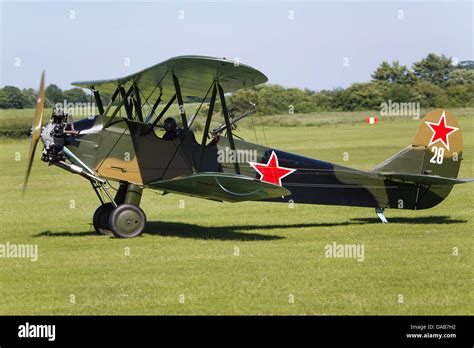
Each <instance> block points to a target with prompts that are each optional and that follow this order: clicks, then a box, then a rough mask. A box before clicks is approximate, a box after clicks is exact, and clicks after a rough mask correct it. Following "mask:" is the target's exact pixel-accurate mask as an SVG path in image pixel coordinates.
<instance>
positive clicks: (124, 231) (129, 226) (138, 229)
mask: <svg viewBox="0 0 474 348" xmlns="http://www.w3.org/2000/svg"><path fill="white" fill-rule="evenodd" d="M145 225H146V216H145V213H144V212H143V210H141V209H140V208H139V207H137V206H134V205H131V204H127V203H125V204H121V205H119V206H118V207H117V208H115V209H114V210H113V211H112V213H111V214H110V217H109V226H110V230H111V231H112V233H113V234H114V236H116V237H118V238H132V237H137V236H139V235H141V234H142V233H143V231H144V230H145Z"/></svg>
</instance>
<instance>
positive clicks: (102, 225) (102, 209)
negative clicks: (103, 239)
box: [92, 203, 115, 235]
mask: <svg viewBox="0 0 474 348" xmlns="http://www.w3.org/2000/svg"><path fill="white" fill-rule="evenodd" d="M114 208H115V207H114V205H113V204H112V203H105V204H102V205H101V206H99V207H98V208H97V209H96V211H95V213H94V217H93V218H92V224H93V225H94V229H95V231H96V232H97V233H98V234H100V235H110V234H112V231H111V230H110V227H109V217H110V213H112V210H114Z"/></svg>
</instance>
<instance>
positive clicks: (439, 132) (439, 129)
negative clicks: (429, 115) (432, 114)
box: [425, 111, 459, 151]
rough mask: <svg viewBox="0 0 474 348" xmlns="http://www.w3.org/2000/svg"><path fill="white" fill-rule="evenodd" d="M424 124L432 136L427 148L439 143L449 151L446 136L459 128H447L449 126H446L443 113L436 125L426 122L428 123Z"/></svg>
mask: <svg viewBox="0 0 474 348" xmlns="http://www.w3.org/2000/svg"><path fill="white" fill-rule="evenodd" d="M425 123H426V124H427V125H428V126H429V127H430V128H431V130H432V131H433V136H432V137H431V140H430V143H429V144H428V146H431V145H432V144H434V143H436V142H437V141H441V142H442V143H443V144H444V146H446V148H447V149H448V151H449V138H448V136H449V135H450V134H451V133H454V132H455V131H457V130H458V129H459V128H456V127H449V126H447V125H446V114H445V112H444V111H443V114H442V115H441V118H440V119H439V122H438V123H437V124H436V123H433V122H428V121H425Z"/></svg>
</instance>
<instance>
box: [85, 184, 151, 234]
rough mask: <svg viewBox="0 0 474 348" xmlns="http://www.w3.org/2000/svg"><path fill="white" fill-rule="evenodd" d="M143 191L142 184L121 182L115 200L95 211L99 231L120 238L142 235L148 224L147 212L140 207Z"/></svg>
mask: <svg viewBox="0 0 474 348" xmlns="http://www.w3.org/2000/svg"><path fill="white" fill-rule="evenodd" d="M142 191H143V189H142V188H141V187H140V186H137V185H134V184H130V183H128V182H121V183H120V186H119V189H118V191H117V194H116V195H115V199H114V200H113V202H109V203H103V204H102V205H101V206H100V207H99V208H97V210H96V211H95V213H94V218H93V223H94V228H95V230H96V231H97V233H99V234H110V233H112V234H113V235H114V236H115V237H118V238H132V237H137V236H139V235H141V234H142V233H143V231H144V230H145V225H146V216H145V213H144V212H143V210H142V209H140V207H139V205H140V201H141V197H142ZM114 203H115V204H114Z"/></svg>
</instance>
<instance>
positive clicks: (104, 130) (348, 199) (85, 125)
mask: <svg viewBox="0 0 474 348" xmlns="http://www.w3.org/2000/svg"><path fill="white" fill-rule="evenodd" d="M108 121H109V119H108V118H106V117H103V116H96V117H94V118H88V119H83V120H80V121H77V122H75V124H74V126H75V128H76V130H79V131H80V133H79V136H75V137H68V138H67V139H66V146H67V147H68V149H69V150H71V151H72V152H73V153H74V154H75V155H76V156H77V157H78V158H79V159H80V160H81V161H83V162H84V163H85V164H86V165H87V166H88V167H89V168H91V169H92V170H93V171H94V172H95V173H97V175H99V176H102V177H105V178H108V179H111V180H115V181H125V182H129V183H133V184H136V185H141V186H143V187H147V188H151V189H153V188H155V189H159V185H158V183H159V182H160V181H162V180H169V179H172V178H176V177H181V176H187V175H192V174H193V173H195V172H207V173H209V172H211V173H212V172H220V173H235V171H236V163H237V167H238V170H239V172H240V173H239V174H241V175H245V176H248V177H251V178H256V179H260V174H259V173H258V172H257V171H256V170H255V169H254V167H252V165H251V164H250V162H257V163H263V164H265V163H267V162H268V161H269V159H270V156H271V154H272V152H274V153H275V155H276V156H277V159H278V164H279V166H281V167H285V168H291V169H294V171H292V173H291V174H289V175H287V176H285V177H284V178H283V179H282V180H281V185H282V186H283V187H285V188H287V189H288V190H289V191H291V195H289V196H285V197H281V198H272V199H268V201H273V202H294V203H303V204H329V205H345V206H361V207H374V208H378V207H380V208H389V207H390V208H399V209H400V208H402V209H414V208H415V202H416V200H417V195H419V191H418V190H417V188H416V187H415V186H414V185H413V184H409V183H401V182H400V183H398V182H397V183H394V182H391V181H387V180H385V179H384V178H382V177H380V176H378V175H377V174H376V173H371V172H364V171H359V170H357V169H353V168H349V167H345V166H340V165H337V164H333V163H330V162H325V161H321V160H317V159H312V158H308V157H304V156H299V155H296V154H292V153H289V152H284V151H280V150H277V149H274V148H269V147H265V146H262V145H258V144H253V143H250V142H246V141H243V140H239V139H234V142H235V149H236V151H232V150H231V147H230V144H229V138H228V137H226V136H219V137H216V138H215V139H214V140H212V141H210V142H209V143H208V144H207V145H206V146H205V147H204V150H202V147H201V145H200V144H199V143H198V141H197V140H196V139H195V137H194V135H193V134H192V133H191V137H190V139H189V140H188V141H183V140H182V139H180V138H178V137H176V138H175V139H173V140H164V139H162V138H161V137H158V136H157V135H156V134H155V133H154V132H153V131H151V132H149V131H148V128H147V126H146V125H145V124H143V123H140V122H135V121H130V120H126V119H123V118H122V119H118V120H115V121H114V122H112V123H111V124H109V125H107V127H104V124H106V123H107V122H108ZM182 193H184V194H186V192H182ZM441 200H442V199H439V200H437V199H436V197H434V198H433V197H431V198H430V200H429V202H430V204H427V205H425V206H420V205H419V206H418V207H416V208H417V209H423V208H429V207H431V206H433V205H436V204H437V203H439V202H440V201H441Z"/></svg>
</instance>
